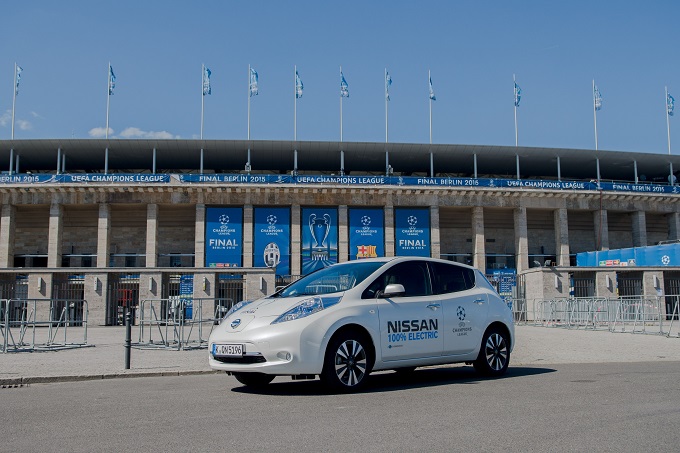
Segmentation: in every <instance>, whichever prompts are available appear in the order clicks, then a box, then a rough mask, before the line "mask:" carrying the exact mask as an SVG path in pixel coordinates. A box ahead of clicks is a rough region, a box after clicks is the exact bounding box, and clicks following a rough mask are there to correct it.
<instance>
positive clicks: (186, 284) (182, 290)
mask: <svg viewBox="0 0 680 453" xmlns="http://www.w3.org/2000/svg"><path fill="white" fill-rule="evenodd" d="M179 298H180V301H182V302H184V318H185V319H192V318H193V317H194V276H193V274H183V275H181V276H180V277H179Z"/></svg>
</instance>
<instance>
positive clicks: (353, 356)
mask: <svg viewBox="0 0 680 453" xmlns="http://www.w3.org/2000/svg"><path fill="white" fill-rule="evenodd" d="M368 345H369V342H368V340H367V339H366V337H365V336H364V335H361V334H359V333H355V332H344V333H342V334H340V335H338V336H336V337H335V338H333V339H332V340H331V342H330V343H329V344H328V349H326V357H325V360H324V367H323V371H322V373H321V380H322V381H323V383H324V384H325V385H326V386H328V387H330V388H331V389H332V390H336V391H341V392H351V391H356V390H358V389H360V388H361V387H363V386H364V385H365V383H366V378H367V376H368V373H370V371H371V359H370V353H369V351H368V350H367V349H366V347H367V346H368Z"/></svg>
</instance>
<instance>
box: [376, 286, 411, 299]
mask: <svg viewBox="0 0 680 453" xmlns="http://www.w3.org/2000/svg"><path fill="white" fill-rule="evenodd" d="M405 292H406V290H405V289H404V285H400V284H399V283H391V284H389V285H387V286H386V287H385V291H383V293H382V295H381V297H383V298H385V297H395V296H403V295H404V293H405Z"/></svg>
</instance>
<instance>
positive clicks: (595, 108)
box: [593, 79, 597, 151]
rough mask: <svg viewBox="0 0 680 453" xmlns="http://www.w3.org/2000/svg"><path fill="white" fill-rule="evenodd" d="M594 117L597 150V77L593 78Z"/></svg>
mask: <svg viewBox="0 0 680 453" xmlns="http://www.w3.org/2000/svg"><path fill="white" fill-rule="evenodd" d="M593 119H594V121H595V151H597V107H596V106H595V79H593Z"/></svg>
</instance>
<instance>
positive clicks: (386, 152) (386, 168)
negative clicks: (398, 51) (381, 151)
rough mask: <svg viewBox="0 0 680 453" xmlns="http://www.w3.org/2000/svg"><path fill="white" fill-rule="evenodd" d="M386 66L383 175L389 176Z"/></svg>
mask: <svg viewBox="0 0 680 453" xmlns="http://www.w3.org/2000/svg"><path fill="white" fill-rule="evenodd" d="M387 120H388V117H387V68H385V176H390V155H389V152H388V151H387V143H388V135H387V124H388V122H387Z"/></svg>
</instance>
